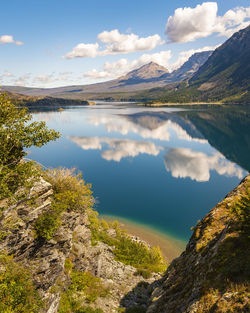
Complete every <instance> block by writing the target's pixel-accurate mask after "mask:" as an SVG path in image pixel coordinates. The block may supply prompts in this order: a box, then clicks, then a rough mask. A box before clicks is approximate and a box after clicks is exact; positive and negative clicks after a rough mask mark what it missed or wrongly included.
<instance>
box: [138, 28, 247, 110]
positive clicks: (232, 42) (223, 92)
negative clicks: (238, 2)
mask: <svg viewBox="0 0 250 313" xmlns="http://www.w3.org/2000/svg"><path fill="white" fill-rule="evenodd" d="M249 61H250V25H249V26H248V27H246V28H245V29H242V30H240V31H238V32H236V33H235V34H233V35H232V37H231V38H229V39H228V40H227V41H226V42H225V43H224V44H222V45H221V46H220V47H218V48H217V49H216V50H215V51H214V52H213V53H212V54H211V55H210V57H209V58H208V59H207V61H206V62H205V63H204V64H203V65H202V66H201V67H200V68H199V69H198V71H197V72H196V73H195V74H194V75H193V76H192V77H191V79H189V81H188V82H186V83H180V84H177V85H175V86H173V87H172V88H169V86H167V87H163V88H157V89H155V90H154V89H151V90H149V91H146V92H144V93H143V94H142V93H141V94H137V99H140V98H141V99H145V98H147V99H152V100H155V99H157V100H158V99H161V101H163V102H178V103H179V102H182V103H183V102H184V103H185V102H186V103H187V102H201V103H202V102H224V103H236V104H237V103H242V104H246V103H250V62H249Z"/></svg>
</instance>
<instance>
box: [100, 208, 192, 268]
mask: <svg viewBox="0 0 250 313" xmlns="http://www.w3.org/2000/svg"><path fill="white" fill-rule="evenodd" d="M99 217H100V218H103V219H105V220H107V221H118V222H119V223H120V226H121V228H122V229H124V230H126V231H127V233H128V234H129V235H132V236H136V237H139V239H141V240H143V241H145V242H146V243H148V244H149V245H150V246H159V247H160V249H161V252H162V254H163V256H164V257H165V258H166V260H167V261H168V262H169V263H170V262H171V261H172V260H173V259H175V258H177V257H178V256H180V254H181V253H182V252H183V251H184V250H185V247H186V244H187V243H186V242H184V241H182V240H179V239H176V238H174V237H171V236H169V235H167V234H164V233H162V232H160V231H157V230H155V229H153V228H151V227H150V226H147V225H143V224H139V223H136V222H133V221H131V220H128V219H126V218H122V217H117V216H112V215H105V214H100V215H99Z"/></svg>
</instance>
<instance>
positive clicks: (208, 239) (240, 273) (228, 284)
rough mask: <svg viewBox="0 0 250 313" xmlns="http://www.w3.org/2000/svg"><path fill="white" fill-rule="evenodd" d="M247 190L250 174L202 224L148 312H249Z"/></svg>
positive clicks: (155, 293) (249, 270) (153, 294)
mask: <svg viewBox="0 0 250 313" xmlns="http://www.w3.org/2000/svg"><path fill="white" fill-rule="evenodd" d="M249 190H250V175H248V176H247V177H246V178H245V179H244V180H243V181H242V182H241V184H240V185H239V186H238V187H237V188H235V189H234V190H233V191H232V192H230V193H229V194H228V195H227V197H226V198H225V199H224V200H223V201H222V202H221V203H219V204H218V205H216V207H214V208H213V209H212V210H211V211H210V212H209V214H208V215H207V216H205V217H204V218H203V220H202V221H201V222H199V223H198V225H197V226H196V227H195V229H194V232H193V235H192V237H191V239H190V241H189V243H188V245H187V248H186V251H185V252H183V253H182V255H181V256H180V257H179V258H177V259H175V260H174V261H173V262H172V263H171V265H170V266H169V268H168V270H167V272H166V275H165V276H164V278H163V279H162V282H161V284H160V286H159V287H157V288H155V289H154V291H153V293H152V296H151V303H150V305H149V307H148V310H147V313H156V312H157V313H159V312H161V313H180V312H182V313H184V312H188V313H191V312H192V313H194V312H196V313H198V312H199V313H203V312H249V306H248V303H249V292H248V291H249V289H248V287H249V277H250V267H249V264H250V256H249V253H247V249H248V247H249V230H250V223H249V222H250V221H249V209H250V199H249ZM247 290H248V291H247Z"/></svg>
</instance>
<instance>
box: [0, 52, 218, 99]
mask: <svg viewBox="0 0 250 313" xmlns="http://www.w3.org/2000/svg"><path fill="white" fill-rule="evenodd" d="M211 53H212V51H205V52H200V53H195V54H194V55H192V56H191V57H190V58H189V59H188V61H186V62H185V63H184V64H183V65H182V66H181V67H180V68H179V69H177V70H175V71H173V72H172V73H169V71H168V70H167V69H166V68H165V67H163V66H161V65H159V64H157V63H154V62H150V63H148V64H145V65H143V66H141V67H140V68H138V69H135V70H133V71H131V72H129V73H128V74H126V75H124V76H122V77H119V78H117V79H115V80H111V81H108V82H103V83H98V84H91V85H77V86H67V87H59V88H28V87H17V86H3V88H2V89H3V90H8V91H10V92H15V93H22V94H25V95H30V96H33V95H40V96H44V95H50V96H60V95H63V96H64V97H66V98H79V97H81V98H84V95H86V94H95V93H97V94H101V93H114V92H131V91H138V90H145V89H149V88H153V87H162V86H165V85H166V84H170V83H173V82H179V81H182V80H184V79H187V78H190V77H191V76H192V75H193V74H194V73H195V72H196V71H197V70H198V69H199V67H200V66H201V65H202V64H204V62H205V61H206V60H207V59H208V57H209V56H210V55H211Z"/></svg>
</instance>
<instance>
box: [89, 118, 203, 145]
mask: <svg viewBox="0 0 250 313" xmlns="http://www.w3.org/2000/svg"><path fill="white" fill-rule="evenodd" d="M162 115H163V114H162V113H160V114H157V113H156V114H151V115H148V114H147V113H138V114H134V115H116V116H115V117H114V116H110V115H109V116H102V115H101V116H100V115H96V116H91V117H90V118H89V119H88V122H89V123H90V124H92V125H94V126H99V125H104V126H105V128H106V130H107V131H108V132H109V133H110V132H118V133H120V134H122V135H123V136H125V135H128V134H129V133H134V134H138V135H139V136H140V137H142V138H144V139H147V138H149V139H158V140H162V141H169V140H170V137H171V133H170V132H171V131H172V132H175V133H176V135H177V137H178V138H179V139H183V140H186V141H197V142H200V143H207V140H205V139H204V138H202V136H201V134H200V133H199V132H198V131H197V130H196V129H195V126H194V125H191V123H190V125H189V126H190V128H191V127H192V129H193V134H192V135H190V134H188V132H187V131H186V130H185V129H183V127H181V126H180V125H179V124H178V123H176V122H174V121H172V120H171V119H170V116H169V115H166V116H164V117H165V118H164V119H163V117H162ZM195 130H196V132H195Z"/></svg>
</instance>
